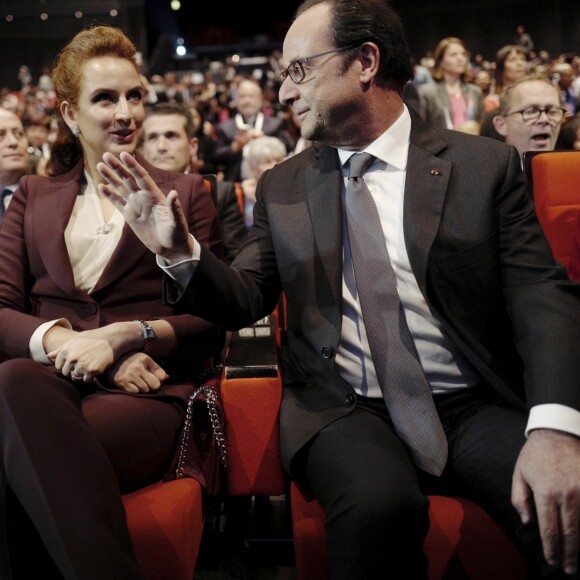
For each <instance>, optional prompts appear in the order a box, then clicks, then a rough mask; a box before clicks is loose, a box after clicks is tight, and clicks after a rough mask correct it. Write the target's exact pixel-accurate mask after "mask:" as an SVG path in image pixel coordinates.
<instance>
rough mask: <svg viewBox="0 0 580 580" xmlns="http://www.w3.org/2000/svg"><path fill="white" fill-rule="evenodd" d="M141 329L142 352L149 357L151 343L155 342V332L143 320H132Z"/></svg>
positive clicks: (151, 350)
mask: <svg viewBox="0 0 580 580" xmlns="http://www.w3.org/2000/svg"><path fill="white" fill-rule="evenodd" d="M133 322H136V323H137V324H139V326H140V327H141V333H142V334H143V352H144V353H145V354H147V355H149V356H151V353H152V352H153V343H154V342H155V332H153V328H152V327H151V325H150V324H149V323H148V322H145V320H134V321H133Z"/></svg>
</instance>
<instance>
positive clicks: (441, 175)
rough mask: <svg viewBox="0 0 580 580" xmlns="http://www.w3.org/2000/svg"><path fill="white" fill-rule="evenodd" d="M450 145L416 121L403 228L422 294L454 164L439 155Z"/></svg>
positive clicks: (408, 170)
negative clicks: (419, 128) (418, 128)
mask: <svg viewBox="0 0 580 580" xmlns="http://www.w3.org/2000/svg"><path fill="white" fill-rule="evenodd" d="M446 147H447V143H446V142H445V141H444V140H443V139H442V138H440V137H439V136H438V135H437V134H436V133H435V132H433V131H431V130H426V129H425V126H423V127H421V131H418V130H417V123H416V122H415V119H414V120H413V129H412V130H411V143H410V145H409V158H408V162H407V177H406V181H405V201H404V212H403V216H404V217H403V228H404V232H405V243H406V246H407V254H408V256H409V261H410V263H411V268H412V270H413V273H414V274H415V278H416V279H417V283H418V284H419V287H420V288H421V290H422V292H423V294H424V295H425V294H426V274H427V262H428V258H429V253H430V251H431V246H432V245H433V241H434V239H435V236H436V235H437V231H438V229H439V224H440V222H441V215H442V212H443V202H444V201H445V195H446V193H447V186H448V184H449V178H450V175H451V168H452V164H451V163H450V162H449V161H446V160H445V159H440V158H439V157H437V154H438V153H440V152H441V151H442V150H443V149H445V148H446Z"/></svg>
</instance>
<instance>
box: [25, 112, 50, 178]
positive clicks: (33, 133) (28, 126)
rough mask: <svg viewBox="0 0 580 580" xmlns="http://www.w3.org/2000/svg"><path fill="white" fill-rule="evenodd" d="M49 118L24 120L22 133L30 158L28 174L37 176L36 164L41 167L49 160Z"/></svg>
mask: <svg viewBox="0 0 580 580" xmlns="http://www.w3.org/2000/svg"><path fill="white" fill-rule="evenodd" d="M50 130H51V122H50V117H48V116H47V115H45V116H43V117H31V118H28V119H25V120H24V132H25V133H26V138H27V139H28V153H29V156H30V168H29V171H28V173H36V174H37V175H38V171H37V167H38V163H39V162H40V163H41V167H42V165H43V164H44V162H46V161H48V159H49V158H50V141H49V137H50Z"/></svg>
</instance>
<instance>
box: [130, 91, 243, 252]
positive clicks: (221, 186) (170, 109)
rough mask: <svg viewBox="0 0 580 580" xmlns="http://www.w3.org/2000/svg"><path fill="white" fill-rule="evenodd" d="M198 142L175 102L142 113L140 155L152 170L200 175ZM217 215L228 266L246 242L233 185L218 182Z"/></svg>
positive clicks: (185, 111)
mask: <svg viewBox="0 0 580 580" xmlns="http://www.w3.org/2000/svg"><path fill="white" fill-rule="evenodd" d="M198 146H199V141H198V138H197V137H195V136H194V124H193V118H192V116H191V112H190V110H189V109H188V108H186V107H184V106H183V105H180V104H177V103H175V104H174V103H158V104H157V105H153V106H152V107H149V108H147V109H146V111H145V120H144V122H143V131H142V140H141V153H142V154H143V157H144V158H145V159H146V160H147V161H148V162H149V163H151V165H153V166H155V167H159V168H160V169H165V170H166V171H173V172H175V173H200V169H201V167H202V166H201V163H200V162H199V160H198V157H197V152H198ZM216 193H217V212H218V217H219V220H220V225H221V229H222V236H223V243H224V255H225V259H226V261H227V262H228V263H229V262H231V261H232V260H233V259H234V258H235V257H236V254H237V253H238V251H239V250H240V248H241V247H242V245H243V243H244V241H245V240H246V226H245V224H244V218H243V216H242V213H241V212H240V208H239V205H238V198H237V195H236V191H235V184H234V183H232V182H226V181H218V182H217V191H216Z"/></svg>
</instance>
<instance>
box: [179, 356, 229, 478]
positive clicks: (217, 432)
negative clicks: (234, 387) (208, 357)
mask: <svg viewBox="0 0 580 580" xmlns="http://www.w3.org/2000/svg"><path fill="white" fill-rule="evenodd" d="M222 368H223V366H222V365H217V366H215V367H212V368H210V369H207V370H206V371H204V372H203V373H202V375H201V376H200V378H201V380H202V381H205V380H206V379H208V378H209V377H210V376H211V375H213V374H218V373H221V370H222ZM208 371H209V372H208ZM200 395H204V396H205V402H206V404H207V411H208V414H209V420H210V422H211V428H212V430H213V434H214V437H215V440H216V444H217V446H218V450H219V455H220V463H221V464H222V466H223V468H224V469H225V468H226V467H227V466H228V451H227V448H226V438H225V436H224V432H223V427H222V424H221V421H220V415H219V413H218V410H217V404H216V403H217V400H218V391H217V389H216V388H215V387H210V386H208V385H205V386H201V387H199V388H198V389H196V391H195V392H194V393H193V394H192V395H190V396H189V400H188V401H187V409H186V411H185V422H184V425H183V436H182V438H181V444H180V446H179V459H178V460H177V469H176V472H175V476H176V478H177V479H180V478H182V477H183V469H184V465H185V460H186V457H187V448H188V445H189V440H190V438H191V437H190V433H191V430H192V428H193V403H194V402H195V399H197V398H198V397H199V396H200Z"/></svg>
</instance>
